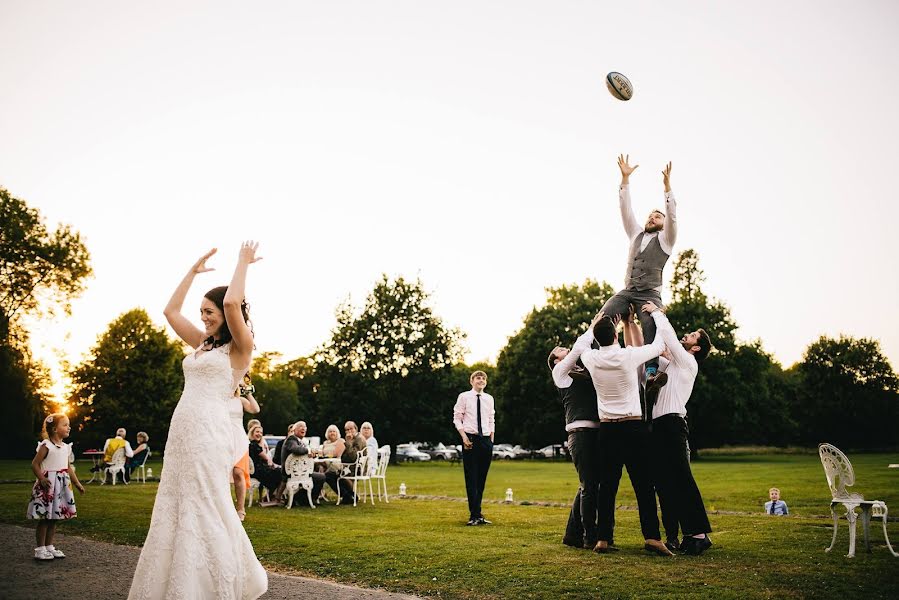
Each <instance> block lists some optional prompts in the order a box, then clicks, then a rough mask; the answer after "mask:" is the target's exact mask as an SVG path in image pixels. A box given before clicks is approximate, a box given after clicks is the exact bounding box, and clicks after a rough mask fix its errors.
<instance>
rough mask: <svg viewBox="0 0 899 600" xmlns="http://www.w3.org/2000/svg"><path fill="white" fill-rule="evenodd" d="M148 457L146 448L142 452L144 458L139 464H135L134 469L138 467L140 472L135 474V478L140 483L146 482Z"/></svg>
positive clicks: (148, 452) (148, 453)
mask: <svg viewBox="0 0 899 600" xmlns="http://www.w3.org/2000/svg"><path fill="white" fill-rule="evenodd" d="M149 458H150V451H149V450H147V451H146V453H145V454H144V460H143V462H141V463H140V464H139V465H137V466H136V467H135V468H134V470H135V471H137V469H140V474H139V475H138V476H137V479H138V480H139V481H140V482H141V483H147V460H148V459H149Z"/></svg>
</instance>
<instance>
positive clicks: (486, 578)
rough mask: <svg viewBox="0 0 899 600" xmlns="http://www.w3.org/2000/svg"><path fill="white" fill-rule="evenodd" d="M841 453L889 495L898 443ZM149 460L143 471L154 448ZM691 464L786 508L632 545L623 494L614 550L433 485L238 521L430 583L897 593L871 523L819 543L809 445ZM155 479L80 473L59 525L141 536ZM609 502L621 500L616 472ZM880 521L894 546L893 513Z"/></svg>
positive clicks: (544, 594)
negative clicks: (868, 536) (680, 550)
mask: <svg viewBox="0 0 899 600" xmlns="http://www.w3.org/2000/svg"><path fill="white" fill-rule="evenodd" d="M850 459H851V460H852V461H853V465H854V466H855V470H856V476H857V481H858V482H859V484H858V486H857V487H858V488H859V489H858V491H860V492H862V493H863V494H865V495H866V496H869V497H872V498H878V499H881V500H884V501H886V502H887V503H888V504H890V505H891V506H893V507H896V508H894V511H899V469H887V468H886V465H887V464H888V463H899V455H897V454H869V455H861V454H857V455H853V456H850ZM81 464H82V463H79V465H81ZM84 464H85V466H83V467H81V468H80V469H79V471H80V472H82V473H84V472H86V471H87V463H84ZM152 467H153V471H154V473H158V469H159V467H160V463H156V462H154V464H153V465H152ZM694 473H695V475H696V479H697V481H698V482H699V485H700V488H701V489H702V491H703V494H704V496H705V500H706V505H707V507H708V508H709V509H710V510H712V508H713V507H714V509H717V510H721V511H738V512H749V511H752V512H756V513H759V512H760V511H761V505H762V502H763V501H764V499H765V496H766V494H767V489H768V487H770V486H772V485H777V486H778V487H780V488H781V490H783V493H784V498H785V499H786V501H787V502H788V503H789V505H790V508H791V511H792V512H793V513H794V515H793V516H791V517H777V518H775V517H769V516H765V515H763V514H754V515H729V514H718V515H712V517H711V521H712V526H713V527H714V528H715V532H714V533H713V534H712V539H713V540H714V543H715V545H714V546H713V548H712V549H711V550H710V551H709V552H708V553H707V554H705V555H703V556H701V557H682V556H678V557H675V558H673V559H664V558H661V557H652V556H649V555H646V554H644V553H643V551H642V549H641V548H642V539H641V536H640V533H639V522H638V519H637V513H636V511H633V510H619V511H618V514H617V517H616V519H617V525H616V534H615V537H616V540H617V544H618V546H619V547H620V548H621V549H622V550H621V552H619V553H617V554H608V555H603V556H600V555H596V554H594V553H592V552H587V551H582V550H575V549H571V548H568V547H565V546H562V544H561V543H560V540H561V534H562V531H563V530H564V525H565V521H566V519H567V512H568V511H567V509H566V508H562V507H553V506H521V505H504V504H487V505H485V507H484V512H485V514H486V515H487V516H488V518H490V519H491V520H493V521H494V525H493V526H490V527H465V526H464V522H465V519H466V517H467V510H466V506H465V504H464V503H462V502H455V501H448V500H423V499H403V500H401V499H399V498H395V499H394V500H392V501H391V502H390V504H383V503H379V504H378V505H377V506H375V507H372V506H371V505H366V506H360V507H357V508H355V509H354V508H352V507H335V506H331V505H326V506H322V507H320V508H319V509H316V510H311V509H293V510H290V511H288V510H285V509H283V508H265V509H261V508H257V507H256V506H254V507H253V508H252V509H250V510H249V512H248V516H247V521H246V523H245V525H246V528H247V532H248V533H249V535H250V539H251V540H252V541H253V545H254V548H255V549H256V552H257V554H258V555H259V556H260V559H261V560H262V562H263V563H264V564H265V565H266V566H267V567H268V568H270V569H273V570H277V571H281V572H295V573H300V574H304V575H310V576H314V577H321V578H327V579H332V580H336V581H340V582H344V583H355V584H359V585H365V586H372V587H384V588H388V589H391V590H396V591H405V592H412V593H417V594H422V595H426V596H434V597H441V598H497V599H500V598H600V597H601V598H619V597H620V598H630V597H659V598H693V597H695V598H856V597H859V598H861V597H864V598H899V558H894V557H892V556H891V555H890V554H889V552H888V551H887V549H886V546H885V545H884V543H883V532H882V529H881V528H880V526H879V524H878V525H876V526H873V527H872V539H873V541H874V544H873V552H872V553H871V554H867V553H865V552H864V548H863V544H861V543H859V544H858V548H857V555H856V558H854V559H847V558H845V557H844V555H845V553H846V551H847V548H848V529H847V528H846V522H845V521H841V524H840V535H839V537H838V540H837V546H836V548H835V549H834V552H832V553H831V554H825V553H824V548H825V547H826V546H828V545H829V544H830V538H831V534H832V530H831V526H830V520H829V519H822V518H819V516H820V515H826V514H828V503H829V502H828V501H829V495H828V491H827V487H826V483H825V481H824V474H823V469H822V468H821V465H820V462H819V461H818V459H817V456H816V455H771V454H765V455H748V456H714V457H709V458H707V459H703V460H701V461H697V462H696V463H695V464H694ZM387 476H388V482H389V485H390V489H391V491H392V492H393V493H396V490H397V488H398V486H399V483H400V482H405V483H406V486H407V489H408V493H409V494H413V495H439V496H450V497H464V487H463V485H462V470H461V467H460V466H458V465H449V464H446V463H443V464H440V463H437V464H412V465H395V466H393V465H392V466H391V467H390V468H389V469H388V471H387ZM15 478H23V479H25V478H30V469H29V463H28V462H27V461H0V479H15ZM29 487H30V486H29V484H5V485H0V520H2V521H3V522H6V523H16V524H24V523H25V522H26V521H25V520H24V519H23V514H24V510H25V505H26V503H27V498H28V490H29ZM509 487H511V488H512V489H513V491H514V494H515V499H516V501H525V500H529V501H549V502H569V501H570V499H571V497H573V495H574V492H575V488H576V483H575V481H574V469H573V467H572V466H571V465H570V464H567V463H555V462H538V461H534V462H530V461H527V462H496V463H494V465H493V467H492V468H491V473H490V477H489V478H488V486H487V492H486V496H487V497H488V498H491V499H494V500H499V499H502V498H503V497H504V495H505V490H506V488H509ZM155 492H156V484H155V483H148V484H146V485H141V484H135V483H132V484H131V485H130V486H122V485H117V486H115V487H114V488H113V487H112V486H110V485H106V486H102V487H101V486H98V485H92V486H90V487H89V488H88V493H87V494H85V495H84V496H78V498H77V500H78V512H79V516H78V518H77V519H75V520H73V521H71V522H69V523H64V524H62V525H61V526H60V527H61V530H62V531H63V532H66V533H75V534H79V535H84V536H88V537H93V538H97V539H103V540H107V541H113V542H118V543H125V544H133V545H140V544H141V543H143V540H144V537H145V535H146V531H147V528H148V526H149V521H150V511H151V509H152V505H153V498H154V495H155ZM618 503H619V504H620V505H634V504H635V501H634V498H633V492H632V491H631V490H630V486H629V484H627V483H626V482H623V483H622V486H621V491H620V492H619V497H618ZM338 513H339V514H338ZM888 529H889V532H890V534H891V536H893V541H894V547H896V548H897V549H899V523H895V522H891V523H890V524H889V526H888ZM860 537H861V528H859V538H860Z"/></svg>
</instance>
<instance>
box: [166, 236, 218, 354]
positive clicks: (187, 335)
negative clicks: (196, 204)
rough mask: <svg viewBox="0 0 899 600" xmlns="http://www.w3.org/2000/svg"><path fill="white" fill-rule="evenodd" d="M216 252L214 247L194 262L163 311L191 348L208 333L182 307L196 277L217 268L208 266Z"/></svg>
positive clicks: (200, 341) (173, 327)
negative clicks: (184, 312)
mask: <svg viewBox="0 0 899 600" xmlns="http://www.w3.org/2000/svg"><path fill="white" fill-rule="evenodd" d="M215 252H216V248H213V249H212V250H210V251H209V252H207V253H206V254H204V255H203V256H201V257H200V258H199V260H197V262H195V263H194V264H193V266H192V267H191V268H190V270H189V271H188V272H187V275H185V276H184V279H182V280H181V283H179V284H178V287H177V288H175V292H174V293H173V294H172V297H171V298H170V299H169V303H168V304H167V305H166V307H165V311H163V314H165V318H166V320H167V321H168V322H169V325H171V326H172V329H174V330H175V333H177V334H178V337H180V338H181V339H182V340H184V341H185V342H187V344H188V345H189V346H190V347H191V348H196V347H197V346H199V345H200V344H202V343H203V340H204V339H206V335H205V334H204V333H203V332H202V331H201V330H200V329H199V328H198V327H197V326H196V325H194V324H193V323H191V322H190V320H188V318H187V317H185V316H184V315H183V314H181V307H182V306H184V298H185V297H186V296H187V291H188V290H189V289H190V286H191V284H192V283H193V281H194V277H195V276H196V275H197V274H199V273H206V272H208V271H214V270H215V269H213V268H211V267H207V266H206V261H207V260H209V257H210V256H212V255H213V254H215Z"/></svg>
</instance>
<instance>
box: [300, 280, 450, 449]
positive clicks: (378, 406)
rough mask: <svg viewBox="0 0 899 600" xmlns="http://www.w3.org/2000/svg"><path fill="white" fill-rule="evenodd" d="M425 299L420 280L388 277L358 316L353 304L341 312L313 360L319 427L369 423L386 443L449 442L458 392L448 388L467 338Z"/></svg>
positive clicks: (368, 298) (379, 284)
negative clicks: (350, 421)
mask: <svg viewBox="0 0 899 600" xmlns="http://www.w3.org/2000/svg"><path fill="white" fill-rule="evenodd" d="M428 300H429V296H428V293H427V292H426V291H425V289H424V286H423V285H422V283H421V281H420V280H415V281H407V280H406V279H404V278H402V277H399V278H396V279H394V280H390V279H388V278H387V276H386V275H385V276H383V277H382V278H381V280H380V281H378V282H377V283H376V285H375V287H374V289H373V290H372V291H371V292H370V293H369V294H368V296H367V297H366V300H365V303H364V305H363V306H362V308H361V311H360V312H359V314H358V315H357V314H355V313H356V311H355V310H354V308H353V306H351V305H350V304H349V303H344V304H342V305H341V306H339V307H338V309H337V315H336V316H337V325H336V327H335V328H334V329H333V330H332V332H331V338H330V339H329V340H328V341H327V342H326V343H325V344H324V345H323V346H322V347H321V348H320V349H319V351H318V352H317V353H316V355H315V360H316V368H315V378H316V382H315V386H317V387H314V388H313V390H314V396H315V405H316V406H317V407H318V415H317V416H318V419H319V425H320V426H321V425H324V426H327V424H328V423H337V424H340V423H341V422H343V421H345V420H347V419H354V420H356V421H357V422H358V421H361V420H369V421H371V422H372V423H373V425H374V426H375V432H376V436H377V437H378V441H379V442H380V443H382V444H383V443H390V444H395V443H398V442H402V441H408V440H414V439H417V440H440V439H446V438H447V437H449V436H450V435H451V432H452V425H451V423H450V418H449V415H450V411H451V409H452V404H453V402H454V401H455V397H456V394H457V393H458V391H454V389H450V388H448V387H447V382H448V381H449V380H450V378H449V373H450V372H451V370H452V365H453V364H454V363H457V362H460V358H461V355H462V345H461V344H462V340H463V338H464V335H463V334H462V333H461V332H460V331H458V330H456V329H450V328H447V327H446V326H445V325H444V324H443V322H442V321H441V319H440V318H439V317H438V316H437V315H435V314H434V312H433V311H432V309H431V308H430V307H429V306H428ZM322 434H323V431H322Z"/></svg>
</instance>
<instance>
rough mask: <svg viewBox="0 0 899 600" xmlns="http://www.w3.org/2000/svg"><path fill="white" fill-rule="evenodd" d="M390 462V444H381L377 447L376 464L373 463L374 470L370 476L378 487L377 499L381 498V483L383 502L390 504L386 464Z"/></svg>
mask: <svg viewBox="0 0 899 600" xmlns="http://www.w3.org/2000/svg"><path fill="white" fill-rule="evenodd" d="M389 463H390V446H381V447H380V448H378V464H377V465H375V471H374V473H372V475H371V478H372V479H374V480H375V485H376V486H377V488H378V500H380V499H381V485H383V486H384V502H386V503H387V504H390V498H389V497H388V496H387V465H388V464H389Z"/></svg>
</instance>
